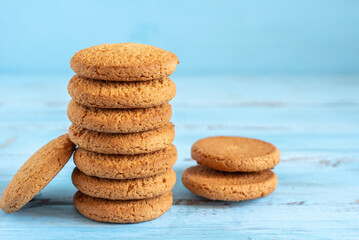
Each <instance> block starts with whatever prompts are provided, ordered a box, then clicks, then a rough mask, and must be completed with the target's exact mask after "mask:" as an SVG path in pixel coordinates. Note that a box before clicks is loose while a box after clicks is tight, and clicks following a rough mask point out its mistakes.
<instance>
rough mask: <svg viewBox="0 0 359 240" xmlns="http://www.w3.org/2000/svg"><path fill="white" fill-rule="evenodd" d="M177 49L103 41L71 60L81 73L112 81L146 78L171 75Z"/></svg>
mask: <svg viewBox="0 0 359 240" xmlns="http://www.w3.org/2000/svg"><path fill="white" fill-rule="evenodd" d="M178 63H179V61H178V59H177V56H176V55H175V54H174V53H171V52H169V51H166V50H163V49H161V48H158V47H154V46H149V45H145V44H139V43H115V44H102V45H98V46H93V47H89V48H86V49H83V50H80V51H79V52H77V53H76V54H75V55H74V56H73V57H72V58H71V61H70V66H71V68H72V70H74V71H75V72H76V73H78V74H79V75H81V76H84V77H88V78H95V79H102V80H110V81H146V80H152V79H159V78H162V77H165V76H169V75H171V74H172V73H173V72H174V71H175V69H176V67H177V64H178Z"/></svg>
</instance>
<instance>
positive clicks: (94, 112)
mask: <svg viewBox="0 0 359 240" xmlns="http://www.w3.org/2000/svg"><path fill="white" fill-rule="evenodd" d="M67 116H68V117H69V119H70V121H71V122H72V123H75V124H76V125H77V126H80V127H83V128H86V129H90V130H94V131H98V132H105V133H133V132H143V131H146V130H151V129H155V128H159V127H161V126H163V125H164V124H166V123H168V122H169V121H170V119H171V117H172V108H171V105H170V104H169V103H165V104H162V105H160V106H156V107H152V108H136V109H101V108H93V107H87V106H84V105H81V104H78V103H76V102H75V101H73V100H71V101H70V103H69V105H68V107H67Z"/></svg>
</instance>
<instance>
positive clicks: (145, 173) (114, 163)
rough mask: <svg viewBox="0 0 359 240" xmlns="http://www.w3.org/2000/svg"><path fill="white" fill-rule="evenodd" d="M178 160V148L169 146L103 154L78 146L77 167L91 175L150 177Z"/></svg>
mask: <svg viewBox="0 0 359 240" xmlns="http://www.w3.org/2000/svg"><path fill="white" fill-rule="evenodd" d="M176 160H177V149H176V147H175V146H174V145H172V144H170V145H169V146H168V147H166V148H164V149H161V150H158V151H156V152H153V153H147V154H137V155H115V154H101V153H95V152H91V151H87V150H85V149H83V148H77V149H76V151H75V153H74V162H75V165H76V167H77V168H78V169H79V170H80V171H82V172H83V173H85V174H86V175H89V176H94V177H99V178H108V179H133V178H143V177H150V176H154V175H157V174H161V173H164V172H166V171H168V170H169V169H171V168H172V167H173V165H174V164H175V162H176Z"/></svg>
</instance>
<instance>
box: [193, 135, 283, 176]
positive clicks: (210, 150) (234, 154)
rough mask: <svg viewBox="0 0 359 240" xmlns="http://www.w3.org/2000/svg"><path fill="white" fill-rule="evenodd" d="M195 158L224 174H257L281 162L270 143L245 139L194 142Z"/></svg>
mask: <svg viewBox="0 0 359 240" xmlns="http://www.w3.org/2000/svg"><path fill="white" fill-rule="evenodd" d="M191 154H192V158H193V159H194V160H196V161H197V162H198V163H199V164H203V165H206V166H208V167H210V168H213V169H216V170H219V171H225V172H258V171H263V170H267V169H271V168H273V167H274V166H275V165H277V164H278V163H279V159H280V153H279V150H278V149H277V148H276V147H275V146H274V145H273V144H271V143H268V142H264V141H261V140H257V139H252V138H245V137H209V138H203V139H201V140H198V141H197V142H195V143H194V144H193V146H192V149H191Z"/></svg>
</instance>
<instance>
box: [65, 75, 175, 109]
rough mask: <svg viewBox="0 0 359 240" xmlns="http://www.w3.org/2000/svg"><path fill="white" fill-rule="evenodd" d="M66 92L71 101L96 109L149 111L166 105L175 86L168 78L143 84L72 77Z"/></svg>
mask: <svg viewBox="0 0 359 240" xmlns="http://www.w3.org/2000/svg"><path fill="white" fill-rule="evenodd" d="M67 90H68V92H69V94H70V96H71V97H72V99H73V100H74V101H75V102H77V103H80V104H82V105H85V106H89V107H98V108H148V107H154V106H158V105H161V104H164V103H167V102H169V101H170V100H172V99H173V98H174V96H175V95H176V85H175V83H174V82H172V80H171V79H169V78H168V77H164V78H162V79H159V80H153V81H146V82H109V81H101V80H94V79H90V78H85V77H81V76H79V75H75V76H73V77H72V78H71V79H70V82H69V85H68V87H67Z"/></svg>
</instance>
